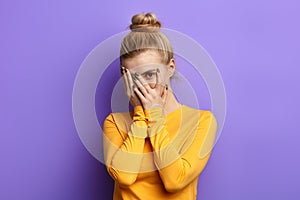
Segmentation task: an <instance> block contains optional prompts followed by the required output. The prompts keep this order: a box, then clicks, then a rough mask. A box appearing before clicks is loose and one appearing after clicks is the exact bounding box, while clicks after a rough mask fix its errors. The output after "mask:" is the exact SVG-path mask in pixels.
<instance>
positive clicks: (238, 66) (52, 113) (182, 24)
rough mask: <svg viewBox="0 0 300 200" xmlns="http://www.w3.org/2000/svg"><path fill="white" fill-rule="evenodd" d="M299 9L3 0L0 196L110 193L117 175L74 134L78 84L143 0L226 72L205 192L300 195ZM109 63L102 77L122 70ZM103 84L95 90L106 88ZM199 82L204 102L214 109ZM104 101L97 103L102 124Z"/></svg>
mask: <svg viewBox="0 0 300 200" xmlns="http://www.w3.org/2000/svg"><path fill="white" fill-rule="evenodd" d="M299 9H300V3H299V1H296V0H287V1H277V0H265V1H261V0H252V1H238V0H229V1H220V0H216V1H197V0H193V1H170V0H164V1H141V0H110V1H95V0H89V1H82V0H78V1H71V0H63V1H43V0H41V1H34V0H28V1H21V0H14V1H8V0H2V1H1V2H0V25H1V26H0V29H1V31H0V57H1V59H0V91H1V93H0V113H1V114H0V123H1V126H0V134H1V135H0V199H1V200H2V199H3V200H17V199H18V200H19V199H23V200H54V199H55V200H66V199H72V200H87V199H88V200H98V199H112V192H113V180H112V179H111V177H110V176H109V175H108V173H107V172H106V169H105V166H104V165H103V164H102V163H101V162H99V161H98V160H97V159H95V158H94V157H93V156H92V155H91V154H90V153H89V151H88V150H87V149H86V148H85V146H84V145H83V144H82V142H81V140H80V138H79V136H78V133H77V130H76V127H75V124H74V119H73V115H72V90H73V84H74V80H75V77H76V74H77V72H78V70H79V68H80V65H81V63H82V62H83V60H84V59H85V58H86V56H87V55H88V54H89V52H91V50H92V49H93V48H94V47H95V46H97V45H98V44H99V43H100V42H102V41H104V40H106V39H107V38H109V37H110V36H112V35H114V34H117V33H119V32H122V31H125V28H126V27H127V26H128V25H129V24H130V19H131V17H132V16H133V15H134V14H137V13H141V12H148V11H151V12H154V13H155V14H157V16H158V19H159V20H160V21H161V22H162V23H163V27H164V28H170V29H173V30H177V31H179V32H182V33H184V34H186V35H188V36H189V37H191V38H193V39H194V40H195V41H197V42H198V43H199V44H201V45H202V46H203V47H204V48H205V49H206V50H207V52H208V53H209V55H210V56H211V57H212V59H213V60H214V62H215V63H216V65H217V66H218V69H219V71H220V74H221V76H222V78H223V81H224V86H225V89H226V95H227V113H226V121H225V124H224V128H223V131H222V134H221V137H220V138H219V140H218V142H217V144H216V146H215V148H214V150H213V154H212V157H211V159H210V160H209V162H208V164H207V166H206V168H205V170H204V171H203V173H202V174H201V175H200V179H199V183H198V199H201V200H253V199H256V200H265V199H272V200H277V199H278V200H282V199H288V200H298V199H300V192H299V183H298V182H299V179H300V172H299V169H300V160H299V151H300V145H298V141H299V140H300V134H299V133H300V132H299V130H298V129H299V111H300V109H299V107H300V106H299V102H300V93H299V91H300V84H299V80H300V79H299V73H300V68H299V67H300V56H299V52H300V42H299V35H300V26H299V19H300V13H299ZM184 64H185V62H184V61H181V62H178V67H181V70H183V71H184V72H185V73H186V74H188V73H190V72H191V71H189V70H191V68H189V67H187V68H186V69H184V67H183V66H184ZM112 66H114V67H111V68H109V70H108V71H106V72H107V73H106V76H105V77H106V80H108V79H109V80H112V81H113V82H116V80H118V78H119V74H118V73H119V69H118V65H117V63H113V64H112ZM107 76H108V77H107ZM197 81H200V80H196V79H191V85H193V86H194V87H195V88H198V87H197V83H198V82H197ZM102 84H104V83H103V79H101V80H100V81H99V87H98V90H97V93H96V94H95V96H96V99H99V97H100V96H101V94H102V93H103V94H111V90H112V88H113V85H109V84H108V85H107V86H106V87H102V86H103V85H102ZM99 88H102V89H101V91H99V90H100V89H99ZM200 88H203V89H201V90H199V91H201V92H199V93H197V94H198V95H199V96H200V97H201V98H202V99H200V106H201V109H209V110H210V109H211V104H210V99H209V94H208V93H207V90H206V88H205V87H202V86H200ZM198 89H199V88H198ZM202 94H203V95H202ZM108 98H109V96H108ZM107 103H109V102H105V104H101V103H99V102H97V103H96V108H97V116H98V119H99V128H101V126H102V124H101V123H102V122H101V120H102V119H103V118H104V117H105V115H106V114H108V112H109V111H110V108H109V107H107V105H108V104H107ZM104 105H106V107H105V108H103V106H104Z"/></svg>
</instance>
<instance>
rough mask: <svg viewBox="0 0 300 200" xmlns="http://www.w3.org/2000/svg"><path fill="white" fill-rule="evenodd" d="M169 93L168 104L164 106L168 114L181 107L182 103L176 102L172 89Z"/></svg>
mask: <svg viewBox="0 0 300 200" xmlns="http://www.w3.org/2000/svg"><path fill="white" fill-rule="evenodd" d="M167 92H168V93H167V97H166V103H165V104H164V111H165V113H166V114H167V113H170V112H172V111H174V110H176V109H178V108H179V107H180V103H179V102H178V101H177V100H176V98H175V96H174V93H173V91H172V90H171V88H170V90H168V91H167Z"/></svg>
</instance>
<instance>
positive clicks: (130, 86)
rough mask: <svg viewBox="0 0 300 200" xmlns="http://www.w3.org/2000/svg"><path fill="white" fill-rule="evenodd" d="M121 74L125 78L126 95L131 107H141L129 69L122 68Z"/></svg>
mask: <svg viewBox="0 0 300 200" xmlns="http://www.w3.org/2000/svg"><path fill="white" fill-rule="evenodd" d="M121 73H122V76H123V83H124V85H125V89H126V95H127V97H128V99H129V101H130V103H131V105H132V106H133V107H134V106H138V105H141V101H140V100H139V98H138V97H137V96H136V94H135V93H134V86H135V85H134V83H133V80H132V77H131V74H130V72H129V70H128V69H126V68H125V67H123V66H122V67H121Z"/></svg>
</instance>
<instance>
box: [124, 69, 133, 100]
mask: <svg viewBox="0 0 300 200" xmlns="http://www.w3.org/2000/svg"><path fill="white" fill-rule="evenodd" d="M126 77H127V81H128V87H129V88H130V96H131V95H132V94H133V93H134V92H133V89H132V86H133V85H134V84H133V81H132V77H131V74H130V71H129V70H127V73H126Z"/></svg>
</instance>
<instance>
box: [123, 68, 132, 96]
mask: <svg viewBox="0 0 300 200" xmlns="http://www.w3.org/2000/svg"><path fill="white" fill-rule="evenodd" d="M127 71H128V70H127V69H126V68H125V67H124V70H123V72H124V74H123V83H124V85H125V89H126V95H127V96H128V97H130V93H131V87H129V84H128V78H127Z"/></svg>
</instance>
